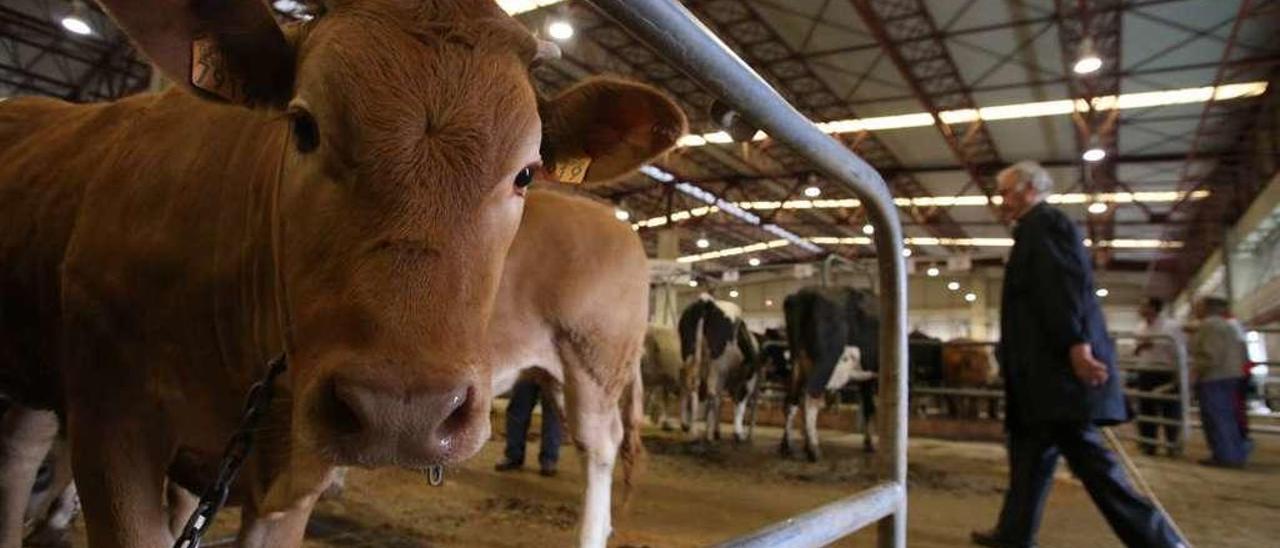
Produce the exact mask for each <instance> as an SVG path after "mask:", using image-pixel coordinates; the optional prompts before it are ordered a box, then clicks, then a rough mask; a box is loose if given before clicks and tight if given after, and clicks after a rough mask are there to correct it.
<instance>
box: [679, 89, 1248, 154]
mask: <svg viewBox="0 0 1280 548" xmlns="http://www.w3.org/2000/svg"><path fill="white" fill-rule="evenodd" d="M1267 86H1268V83H1267V82H1266V81H1253V82H1238V83H1234V84H1223V85H1220V86H1216V87H1215V86H1201V87H1194V88H1179V89H1170V90H1160V91H1144V92H1139V93H1125V94H1122V95H1104V96H1101V97H1095V98H1093V100H1092V104H1090V102H1089V101H1085V100H1084V99H1076V100H1072V99H1056V100H1050V101H1037V102H1033V103H1014V104H1006V105H993V106H989V107H982V108H978V109H960V110H947V111H942V112H939V113H938V119H940V120H942V122H943V123H946V124H959V123H969V122H976V121H979V120H982V121H987V122H990V121H994V120H1019V119H1025V118H1041V117H1045V116H1064V115H1068V114H1071V113H1073V112H1088V111H1090V110H1116V109H1122V110H1123V109H1136V108H1151V107H1162V106H1169V105H1181V104H1190V103H1204V102H1206V101H1210V100H1213V101H1226V100H1231V99H1241V98H1246V97H1257V96H1259V95H1262V94H1264V93H1266V91H1267ZM933 124H934V119H933V116H932V115H930V114H929V113H927V112H920V113H911V114H900V115H892V116H877V117H873V118H854V119H846V120H832V121H829V122H823V123H819V124H818V129H819V130H821V131H822V132H824V133H856V132H859V131H876V130H888V129H905V128H914V127H924V126H931V125H933ZM766 138H768V135H765V134H764V133H763V132H760V133H757V134H756V135H755V139H756V140H761V139H766ZM732 141H733V140H732V139H730V138H729V136H728V135H727V134H724V133H723V132H719V134H715V133H707V134H702V135H688V136H685V137H682V138H681V140H680V142H679V143H678V144H679V145H681V146H705V145H706V144H707V143H730V142H732Z"/></svg>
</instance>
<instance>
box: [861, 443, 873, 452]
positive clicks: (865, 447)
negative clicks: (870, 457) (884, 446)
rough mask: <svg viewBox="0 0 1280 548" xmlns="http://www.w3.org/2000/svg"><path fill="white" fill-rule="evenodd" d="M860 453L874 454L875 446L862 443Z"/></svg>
mask: <svg viewBox="0 0 1280 548" xmlns="http://www.w3.org/2000/svg"><path fill="white" fill-rule="evenodd" d="M862 452H863V453H875V452H876V446H875V445H873V444H871V443H864V444H862Z"/></svg>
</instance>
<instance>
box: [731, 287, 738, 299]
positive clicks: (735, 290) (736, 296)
mask: <svg viewBox="0 0 1280 548" xmlns="http://www.w3.org/2000/svg"><path fill="white" fill-rule="evenodd" d="M729 298H730V299H736V298H738V290H737V289H730V290H729Z"/></svg>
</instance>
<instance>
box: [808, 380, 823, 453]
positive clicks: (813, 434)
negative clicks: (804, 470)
mask: <svg viewBox="0 0 1280 548" xmlns="http://www.w3.org/2000/svg"><path fill="white" fill-rule="evenodd" d="M822 400H823V397H822V396H818V397H816V398H815V397H813V396H810V395H808V394H805V396H804V454H805V456H806V457H808V458H809V462H818V461H819V460H821V459H822V449H821V448H820V447H819V446H818V410H819V409H822V403H823V402H822Z"/></svg>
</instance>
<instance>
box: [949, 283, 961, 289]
mask: <svg viewBox="0 0 1280 548" xmlns="http://www.w3.org/2000/svg"><path fill="white" fill-rule="evenodd" d="M947 289H950V290H952V291H960V282H947Z"/></svg>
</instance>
